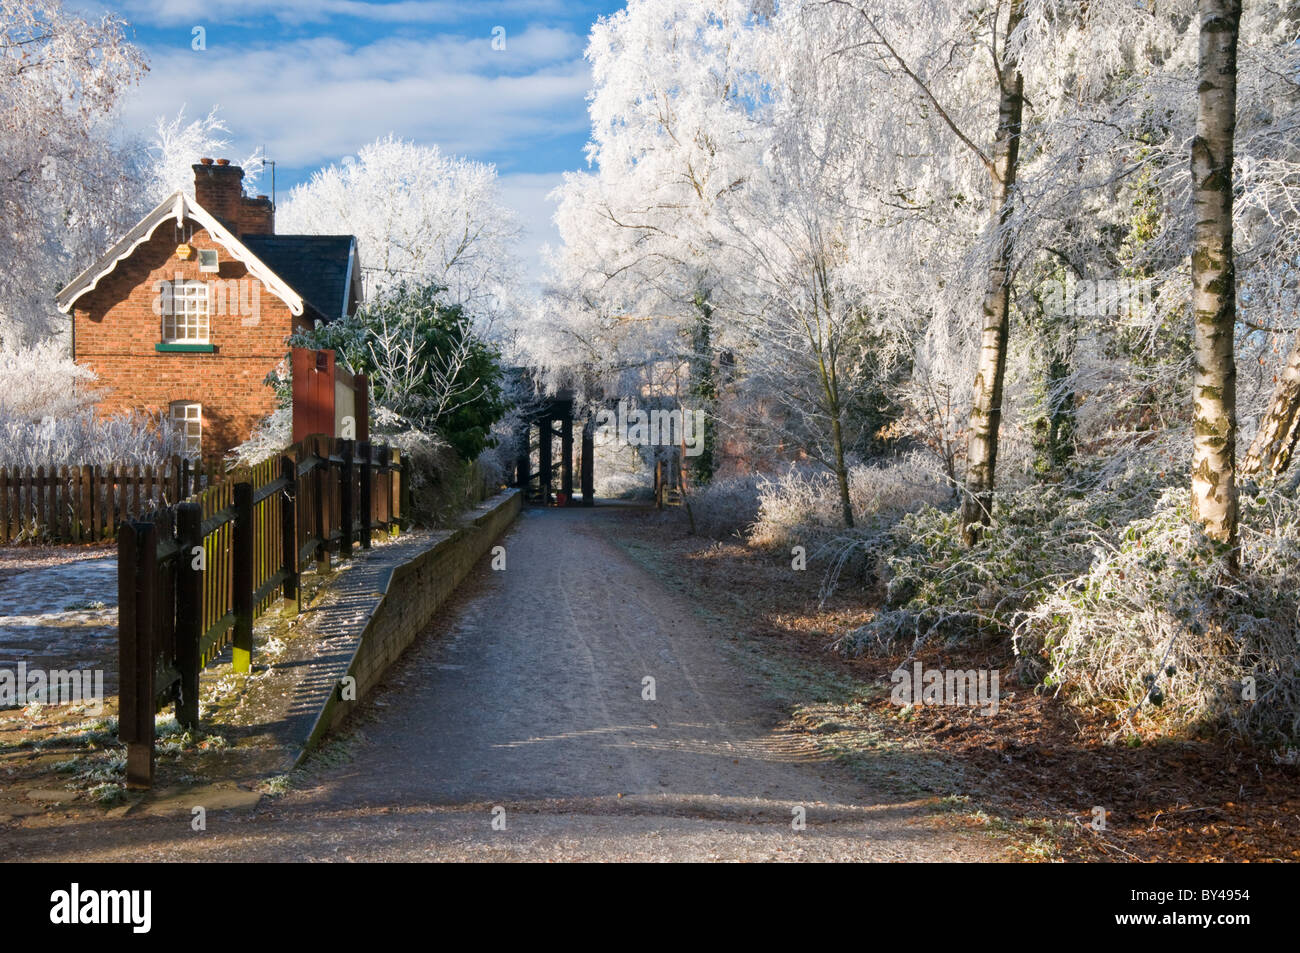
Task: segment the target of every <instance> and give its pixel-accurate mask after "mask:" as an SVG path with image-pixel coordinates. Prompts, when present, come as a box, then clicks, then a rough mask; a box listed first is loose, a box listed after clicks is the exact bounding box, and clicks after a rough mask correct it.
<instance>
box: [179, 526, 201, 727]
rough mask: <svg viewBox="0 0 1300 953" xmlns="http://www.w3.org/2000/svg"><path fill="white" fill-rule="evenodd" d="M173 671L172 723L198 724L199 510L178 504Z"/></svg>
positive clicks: (199, 625) (199, 631)
mask: <svg viewBox="0 0 1300 953" xmlns="http://www.w3.org/2000/svg"><path fill="white" fill-rule="evenodd" d="M176 545H177V546H178V547H179V549H180V552H178V553H177V554H176V560H177V562H176V668H177V669H178V670H179V671H180V676H181V686H180V695H179V697H178V698H177V699H176V721H177V722H178V723H179V724H180V725H181V726H182V727H184V728H194V727H197V725H198V723H199V640H200V639H201V638H202V637H203V573H204V570H205V568H206V558H205V554H204V552H203V507H201V506H200V505H199V504H198V503H181V504H179V505H178V506H177V507H176Z"/></svg>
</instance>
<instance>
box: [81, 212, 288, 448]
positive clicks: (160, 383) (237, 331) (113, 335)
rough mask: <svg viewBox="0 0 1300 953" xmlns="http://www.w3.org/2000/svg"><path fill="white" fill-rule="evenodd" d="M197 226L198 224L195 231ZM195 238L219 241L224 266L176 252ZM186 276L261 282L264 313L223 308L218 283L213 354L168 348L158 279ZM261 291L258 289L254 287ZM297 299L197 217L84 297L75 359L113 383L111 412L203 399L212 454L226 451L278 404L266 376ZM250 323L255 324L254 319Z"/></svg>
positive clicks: (166, 232) (143, 249)
mask: <svg viewBox="0 0 1300 953" xmlns="http://www.w3.org/2000/svg"><path fill="white" fill-rule="evenodd" d="M191 229H193V231H192V233H191ZM183 240H187V241H188V243H189V244H190V245H191V246H193V247H194V248H195V249H196V250H197V249H200V248H215V249H216V250H217V254H218V260H219V262H220V271H219V273H217V274H205V273H202V272H200V271H199V264H198V254H197V251H196V253H195V254H194V255H193V256H192V257H191V258H190V260H189V261H181V260H180V259H179V258H177V257H176V246H177V245H178V244H180V242H181V241H183ZM177 275H180V277H181V279H182V280H196V281H204V282H212V281H216V280H220V281H222V282H227V281H230V280H231V279H235V280H237V281H240V282H241V288H242V287H248V288H249V289H251V288H252V287H253V286H254V285H256V286H257V288H258V297H257V298H256V299H255V300H256V301H257V304H258V312H259V313H258V314H257V315H256V319H255V320H256V323H253V322H254V316H253V315H251V314H247V313H240V312H241V311H242V310H243V308H242V307H241V306H240V305H239V304H238V303H236V302H233V301H232V302H228V303H227V307H226V309H225V310H226V313H225V314H218V313H217V310H218V309H217V300H216V289H215V288H213V287H209V291H208V295H209V307H210V318H209V321H210V331H209V340H210V342H211V343H212V344H213V345H214V346H215V351H214V352H213V353H161V352H158V351H156V350H155V349H154V346H155V345H156V344H158V343H160V342H161V341H162V318H161V317H160V316H159V315H158V314H155V313H154V301H155V299H156V297H157V294H158V292H157V291H156V290H155V282H157V281H159V280H166V281H175V280H176V276H177ZM246 294H247V296H248V298H251V295H252V292H251V290H250V291H248V292H246ZM294 321H295V319H294V317H293V315H292V313H291V312H290V311H289V308H288V306H287V305H286V304H285V303H284V302H283V301H281V300H280V299H279V298H278V297H276V296H275V295H274V294H272V293H271V292H270V291H269V290H267V288H266V287H265V285H263V284H262V283H261V282H260V281H259V280H258V279H256V278H254V277H252V276H251V275H249V274H248V273H247V270H246V269H245V268H244V266H243V265H242V264H241V263H240V262H238V261H236V260H235V259H233V258H232V257H231V255H230V254H229V253H228V252H227V251H226V250H225V249H224V248H222V247H221V246H220V245H218V244H217V243H216V242H214V241H213V240H212V239H211V238H210V237H209V236H208V233H207V231H206V230H204V229H201V228H199V227H198V226H197V225H196V224H195V223H189V222H187V224H186V228H185V229H184V231H183V232H178V231H177V229H176V227H175V224H174V223H173V222H171V221H167V222H164V223H163V224H162V225H160V226H159V227H158V228H157V230H156V231H155V232H154V235H153V238H152V239H150V240H149V241H147V242H145V243H144V244H142V245H140V247H138V248H137V249H136V250H135V252H134V253H133V254H132V255H131V256H130V257H129V258H128V259H127V260H125V261H123V262H121V263H119V264H118V266H117V268H116V269H115V270H114V271H113V272H112V273H111V274H108V275H106V276H104V277H103V278H102V279H100V282H99V285H98V286H97V287H96V288H95V289H94V290H93V291H90V292H88V293H87V294H85V295H83V296H82V297H81V299H80V300H78V301H77V305H76V308H75V310H74V313H73V322H74V324H73V334H74V338H73V341H74V344H73V348H74V357H75V358H76V360H77V362H78V363H80V364H84V365H85V366H87V367H89V368H90V369H91V370H93V371H94V372H95V373H96V374H97V375H98V377H99V386H100V387H102V388H105V389H107V390H108V393H107V394H106V395H105V397H104V398H103V400H102V401H101V402H100V404H99V405H98V408H97V409H98V411H99V413H100V414H102V415H105V416H108V415H113V414H119V413H122V412H124V411H130V410H143V411H146V412H149V413H159V412H161V413H164V414H165V413H167V410H168V406H169V405H170V404H171V402H172V401H180V400H184V401H198V402H200V403H201V404H203V453H204V455H205V456H212V455H219V454H221V453H223V452H225V451H226V450H228V449H229V448H230V447H233V446H235V445H236V444H238V443H242V442H243V441H244V440H246V439H248V437H249V435H250V434H251V433H252V430H253V427H254V425H255V424H257V423H258V421H260V420H261V419H262V418H263V417H265V416H266V415H267V414H269V413H270V412H271V411H272V410H274V408H275V395H274V392H273V391H272V390H271V388H270V387H268V386H267V385H266V384H265V383H264V381H265V379H266V376H267V374H268V373H270V372H271V371H272V370H273V369H274V368H275V367H276V366H277V365H278V364H279V363H280V362H281V361H282V360H284V359H285V357H286V356H287V354H288V350H289V349H288V345H287V343H286V340H287V338H288V336H289V334H290V333H291V332H292V329H293V327H294ZM246 322H248V323H246Z"/></svg>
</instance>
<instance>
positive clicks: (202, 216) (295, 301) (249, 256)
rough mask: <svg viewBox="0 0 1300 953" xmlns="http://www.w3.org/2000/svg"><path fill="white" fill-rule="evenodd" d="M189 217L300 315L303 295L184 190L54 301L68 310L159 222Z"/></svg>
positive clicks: (145, 238) (147, 238)
mask: <svg viewBox="0 0 1300 953" xmlns="http://www.w3.org/2000/svg"><path fill="white" fill-rule="evenodd" d="M187 218H190V219H193V220H194V221H196V222H198V223H199V224H200V225H202V226H203V227H204V228H205V229H206V230H207V232H208V234H209V235H211V236H212V240H213V241H215V242H216V243H217V244H219V245H221V246H222V247H223V248H225V249H226V251H228V252H229V253H230V254H231V255H232V256H233V257H234V258H235V259H236V260H238V261H240V262H242V263H243V265H244V267H245V268H247V269H248V272H249V274H251V275H253V276H254V277H256V278H258V279H260V280H261V282H262V283H263V284H264V285H266V288H267V290H268V291H270V292H271V293H272V294H274V295H275V296H276V297H277V298H279V299H280V300H281V301H283V302H284V303H285V304H286V305H288V307H289V310H290V312H292V313H293V314H294V315H300V314H302V313H303V310H304V302H303V297H302V295H300V294H299V293H298V292H297V291H296V290H294V288H293V287H291V286H290V285H289V283H288V282H286V281H285V279H284V278H282V277H280V275H279V274H277V272H276V270H275V269H273V268H271V267H270V266H268V265H267V263H266V262H264V261H263V260H262V259H261V258H260V257H259V256H258V255H256V254H255V253H254V252H253V251H252V250H251V249H250V248H248V246H247V245H246V244H244V243H243V242H241V241H240V240H239V239H238V238H236V237H235V234H234V233H233V232H232V231H231V230H230V229H228V228H227V227H226V226H225V225H223V224H221V222H220V221H219V220H218V219H217V218H216V216H214V215H213V214H212V213H211V212H209V211H207V209H205V208H203V206H201V205H199V203H198V202H196V201H194V199H192V198H190V197H189V196H188V195H186V194H185V193H184V192H173V193H172V194H171V195H169V196H167V198H165V199H164V200H163V201H162V202H160V203H159V204H158V207H157V208H155V209H154V210H153V211H152V212H150V213H149V214H148V215H146V216H145V217H144V218H142V219H141V220H140V221H139V223H138V224H137V225H136V226H135V227H134V228H132V229H131V230H130V231H129V232H127V233H126V234H125V235H124V236H122V238H121V239H119V240H118V241H117V243H116V244H114V245H113V247H112V248H110V249H109V250H108V251H106V252H105V253H104V254H103V255H101V256H100V258H99V260H98V261H96V262H95V263H94V264H93V265H91V266H90V267H89V268H87V269H86V270H85V271H83V272H82V273H81V274H79V275H77V277H76V278H73V279H72V281H70V282H69V283H68V285H67V287H65V288H64V289H63V290H62V291H60V292H59V293H58V294H57V295H55V298H54V300H55V302H56V304H57V305H58V308H59V310H60V311H62V312H63V313H64V314H67V313H68V312H69V311H71V310H72V306H73V305H74V304H76V303H77V300H78V299H79V298H80V297H81V296H82V295H84V294H85V293H86V292H88V291H93V290H94V289H95V287H96V286H97V285H98V284H99V281H100V279H101V278H103V277H104V276H105V275H107V274H110V273H111V272H112V271H113V269H115V268H116V267H117V266H118V263H119V262H122V261H124V260H125V259H127V258H129V257H130V256H131V253H132V252H134V251H135V250H136V249H137V248H139V247H140V246H141V245H142V244H144V243H145V242H147V241H148V240H149V239H150V238H152V237H153V233H154V232H155V231H156V230H157V229H158V226H159V225H161V224H162V223H163V222H166V221H168V220H169V219H172V220H175V221H176V222H178V223H180V222H184V221H185V219H187Z"/></svg>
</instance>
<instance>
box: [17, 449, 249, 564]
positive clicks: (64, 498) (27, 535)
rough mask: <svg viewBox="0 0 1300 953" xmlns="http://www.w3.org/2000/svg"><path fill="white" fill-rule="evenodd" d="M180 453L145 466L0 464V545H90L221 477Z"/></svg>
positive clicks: (212, 465)
mask: <svg viewBox="0 0 1300 953" xmlns="http://www.w3.org/2000/svg"><path fill="white" fill-rule="evenodd" d="M223 475H224V471H223V468H222V467H221V466H220V465H219V464H217V463H215V462H214V463H209V464H208V465H206V466H203V465H198V464H195V463H194V462H192V461H190V460H187V459H185V458H183V457H173V458H172V459H171V460H169V461H168V462H166V463H162V464H157V465H146V466H111V467H98V466H72V467H66V466H64V467H55V466H51V467H36V468H35V469H33V468H32V467H0V544H3V543H14V542H33V543H40V542H44V543H91V542H97V541H99V540H108V539H112V538H113V537H114V536H116V535H117V530H118V527H119V526H121V525H122V524H123V523H125V522H127V521H128V520H131V519H136V518H138V517H140V516H141V515H143V514H144V513H147V512H150V511H152V510H155V509H157V508H159V507H162V506H167V505H170V504H172V503H176V502H179V501H180V500H183V499H185V498H186V497H188V496H190V495H191V494H193V493H197V492H198V491H199V490H202V489H204V488H206V487H209V486H213V485H214V484H217V483H219V482H220V481H221V479H222V477H223Z"/></svg>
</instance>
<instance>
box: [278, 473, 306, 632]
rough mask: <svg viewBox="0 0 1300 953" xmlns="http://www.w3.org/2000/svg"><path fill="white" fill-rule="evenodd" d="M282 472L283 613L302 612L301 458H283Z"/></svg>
mask: <svg viewBox="0 0 1300 953" xmlns="http://www.w3.org/2000/svg"><path fill="white" fill-rule="evenodd" d="M280 475H281V476H282V477H284V481H285V487H284V505H283V506H281V507H280V543H281V546H282V547H283V549H284V586H283V588H282V590H281V595H282V596H283V598H284V604H283V605H282V606H281V607H280V612H281V614H282V615H297V614H298V613H299V612H301V611H302V601H301V597H300V596H299V589H298V545H299V544H298V461H297V460H296V459H294V457H293V456H292V455H287V454H286V455H285V456H283V457H281V458H280Z"/></svg>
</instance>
